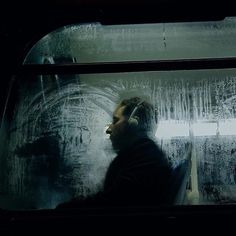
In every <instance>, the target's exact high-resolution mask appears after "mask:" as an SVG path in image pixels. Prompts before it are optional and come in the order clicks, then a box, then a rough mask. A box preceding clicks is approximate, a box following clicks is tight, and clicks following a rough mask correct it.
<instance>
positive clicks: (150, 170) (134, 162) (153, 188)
mask: <svg viewBox="0 0 236 236" xmlns="http://www.w3.org/2000/svg"><path fill="white" fill-rule="evenodd" d="M170 175H171V167H170V165H169V164H168V161H167V158H166V157H165V155H164V153H163V152H162V151H161V150H160V149H159V147H158V146H157V145H156V144H155V142H153V141H152V140H151V139H148V138H142V139H140V140H138V141H137V142H135V143H134V144H133V145H132V146H130V147H129V148H127V149H126V150H123V151H121V152H120V153H118V155H117V157H116V158H115V159H114V160H113V161H112V163H111V164H110V166H109V168H108V171H107V174H106V177H105V182H104V189H103V191H101V192H99V193H98V194H97V195H95V196H93V197H89V198H87V199H85V200H80V199H78V200H76V199H74V200H72V201H71V202H69V203H64V204H61V205H59V207H65V208H71V207H83V206H88V205H114V206H117V205H118V206H120V205H124V206H127V205H128V206H131V205H139V206H140V205H162V204H167V200H166V199H167V198H166V195H167V190H168V186H169V184H168V183H169V178H170Z"/></svg>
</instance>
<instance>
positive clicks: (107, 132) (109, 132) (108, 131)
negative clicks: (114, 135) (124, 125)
mask: <svg viewBox="0 0 236 236" xmlns="http://www.w3.org/2000/svg"><path fill="white" fill-rule="evenodd" d="M111 126H112V124H110V125H109V126H108V128H107V130H106V134H111Z"/></svg>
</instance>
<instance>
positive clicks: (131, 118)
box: [129, 116, 139, 127]
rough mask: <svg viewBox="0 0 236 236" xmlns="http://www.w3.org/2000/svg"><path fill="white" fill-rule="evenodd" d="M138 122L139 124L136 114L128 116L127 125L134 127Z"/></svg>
mask: <svg viewBox="0 0 236 236" xmlns="http://www.w3.org/2000/svg"><path fill="white" fill-rule="evenodd" d="M138 124H139V117H138V116H133V117H130V118H129V125H131V126H134V127H136V126H138Z"/></svg>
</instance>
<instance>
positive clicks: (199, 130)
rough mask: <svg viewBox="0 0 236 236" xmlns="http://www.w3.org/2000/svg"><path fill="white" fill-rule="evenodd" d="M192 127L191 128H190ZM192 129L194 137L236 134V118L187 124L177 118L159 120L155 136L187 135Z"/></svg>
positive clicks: (168, 137)
mask: <svg viewBox="0 0 236 236" xmlns="http://www.w3.org/2000/svg"><path fill="white" fill-rule="evenodd" d="M191 127H192V128H191ZM190 129H192V132H193V135H194V136H195V137H199V136H214V135H217V134H219V135H236V119H229V120H222V121H219V122H218V128H217V121H212V122H210V121H205V120H203V121H198V122H196V123H192V124H189V123H187V122H180V121H177V120H171V121H160V122H159V125H158V128H157V132H156V137H157V138H162V139H170V138H173V137H188V136H189V135H190Z"/></svg>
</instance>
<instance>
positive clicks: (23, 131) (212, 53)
mask: <svg viewBox="0 0 236 236" xmlns="http://www.w3.org/2000/svg"><path fill="white" fill-rule="evenodd" d="M234 22H235V19H232V18H230V19H226V20H224V21H221V22H201V23H176V24H156V25H132V26H129V25H126V26H102V25H100V24H84V25H78V26H67V27H64V28H63V29H60V30H58V31H55V32H53V33H51V34H49V35H47V36H45V37H44V38H43V39H42V40H40V41H39V42H38V43H37V44H36V45H35V46H34V47H33V48H32V50H31V51H30V53H29V54H28V56H27V58H26V59H25V63H52V64H53V63H73V62H96V61H103V60H104V61H116V60H117V61H120V60H142V59H160V58H165V59H174V58H182V57H184V58H186V57H187V58H193V57H194V58H195V57H196V58H197V57H217V56H222V57H223V56H233V55H235V51H234V50H235V49H234V43H233V40H234ZM131 29H132V30H131ZM148 35H149V36H148ZM97 39H99V40H97ZM134 39H135V40H134ZM146 40H147V42H146ZM184 42H185V43H184ZM185 44H186V45H185ZM91 45H92V46H91ZM99 45H100V47H99ZM141 45H142V47H141ZM158 45H159V46H158ZM216 45H218V46H216ZM127 48H129V50H130V53H128V52H126V51H127ZM223 48H224V50H223ZM227 48H230V49H231V50H226V49H227ZM151 49H153V52H154V51H155V50H156V51H155V53H153V52H152V50H151ZM206 49H207V50H206ZM144 52H145V53H144ZM152 53H153V54H152ZM122 55H123V56H122ZM133 96H140V97H141V98H143V99H147V100H148V101H151V102H152V103H153V105H154V106H155V107H156V108H157V110H158V114H159V126H158V129H157V132H156V138H157V142H158V144H159V145H160V147H161V148H162V149H163V150H164V151H165V152H166V154H167V155H168V158H169V160H170V161H171V162H172V164H173V165H177V164H178V163H179V162H180V161H182V160H183V159H184V158H185V157H186V155H185V154H186V150H187V147H188V146H189V143H191V144H192V147H193V148H192V151H191V157H192V162H193V170H194V171H193V172H192V174H193V178H192V182H191V183H192V185H193V186H192V187H193V190H194V191H193V192H192V197H191V198H189V199H187V200H186V202H184V203H183V204H226V203H227V204H228V203H230V204H233V203H235V201H236V140H235V138H236V69H224V70H223V69H221V70H220V69H218V70H190V71H167V72H138V73H104V74H83V75H79V74H73V75H72V74H68V75H59V74H57V75H38V76H31V77H27V76H22V77H21V78H18V79H17V80H15V83H14V86H13V87H12V89H11V91H10V94H9V101H8V103H7V104H6V107H7V108H8V109H7V110H8V112H7V113H6V116H5V117H4V119H3V121H2V123H1V136H0V137H1V142H0V145H1V147H0V154H1V155H0V168H1V171H0V177H1V178H0V208H7V209H16V208H17V209H19V208H20V209H32V208H35V209H39V208H53V207H55V206H56V205H57V204H58V203H61V202H63V201H67V200H69V199H70V198H72V197H75V196H77V197H86V196H90V195H92V194H94V193H96V192H98V191H99V190H100V189H101V188H102V183H103V180H104V176H105V173H106V170H107V167H108V166H109V164H110V162H111V161H112V159H113V158H114V157H115V153H114V151H113V150H112V147H111V143H110V141H109V139H108V137H107V135H106V134H105V130H106V127H107V125H108V124H109V123H110V122H111V119H112V112H113V110H114V108H115V106H116V105H117V103H118V102H120V101H121V100H122V99H124V98H129V97H133Z"/></svg>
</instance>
